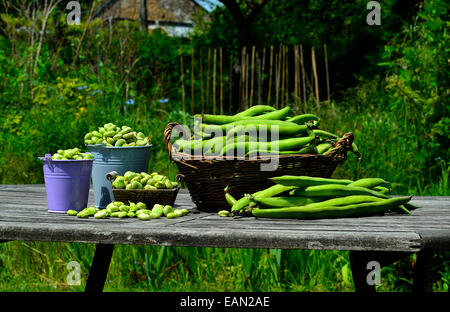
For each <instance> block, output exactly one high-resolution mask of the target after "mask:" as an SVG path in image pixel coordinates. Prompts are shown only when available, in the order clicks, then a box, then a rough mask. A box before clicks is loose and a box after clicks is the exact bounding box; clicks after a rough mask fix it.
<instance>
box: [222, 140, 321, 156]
mask: <svg viewBox="0 0 450 312" xmlns="http://www.w3.org/2000/svg"><path fill="white" fill-rule="evenodd" d="M313 140H315V137H299V138H291V139H284V140H279V141H272V142H236V143H231V144H227V145H226V146H224V148H223V149H222V153H221V154H222V155H226V154H227V153H229V151H236V150H238V151H239V150H241V151H245V154H246V153H248V152H249V150H250V149H251V148H252V147H253V148H252V149H256V150H258V151H261V152H269V151H272V149H275V150H276V152H279V151H289V150H291V149H296V148H300V147H301V146H304V145H306V144H308V143H311V141H313Z"/></svg>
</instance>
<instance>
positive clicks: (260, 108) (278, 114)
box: [194, 105, 290, 125]
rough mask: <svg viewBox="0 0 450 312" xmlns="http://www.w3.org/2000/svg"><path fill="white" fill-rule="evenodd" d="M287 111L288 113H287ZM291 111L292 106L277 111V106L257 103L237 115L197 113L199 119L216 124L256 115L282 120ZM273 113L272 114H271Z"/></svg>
mask: <svg viewBox="0 0 450 312" xmlns="http://www.w3.org/2000/svg"><path fill="white" fill-rule="evenodd" d="M286 111H287V113H286ZM289 111H290V108H289V107H287V108H284V109H283V110H279V111H277V110H276V109H275V108H273V107H271V106H266V105H256V106H253V107H251V108H249V109H247V110H246V111H244V112H242V113H239V114H236V115H231V116H230V115H210V114H203V115H195V116H194V117H195V118H197V119H201V120H202V122H204V123H208V124H215V125H223V124H228V123H231V122H234V121H239V120H243V119H251V118H255V116H256V115H258V117H260V118H262V119H278V120H281V119H282V118H283V116H286V115H287V114H288V113H289ZM270 114H271V115H270Z"/></svg>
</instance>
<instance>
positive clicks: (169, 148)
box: [164, 121, 180, 161]
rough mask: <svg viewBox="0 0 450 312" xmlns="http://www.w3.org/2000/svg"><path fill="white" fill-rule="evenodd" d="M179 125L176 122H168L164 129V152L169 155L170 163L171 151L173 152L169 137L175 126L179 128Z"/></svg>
mask: <svg viewBox="0 0 450 312" xmlns="http://www.w3.org/2000/svg"><path fill="white" fill-rule="evenodd" d="M179 125H180V124H179V123H178V122H175V121H172V122H169V123H168V124H167V126H166V129H164V142H165V143H166V150H167V154H168V155H169V159H170V161H172V151H173V145H172V142H171V141H170V137H171V134H172V130H173V128H175V127H176V126H179Z"/></svg>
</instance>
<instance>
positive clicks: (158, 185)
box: [112, 171, 178, 190]
mask: <svg viewBox="0 0 450 312" xmlns="http://www.w3.org/2000/svg"><path fill="white" fill-rule="evenodd" d="M177 186H178V182H176V181H170V179H169V178H168V177H167V176H165V175H162V174H159V173H157V172H153V173H151V174H148V173H147V172H141V173H137V172H133V171H127V172H125V174H124V175H123V176H117V177H116V178H115V179H114V181H113V183H112V187H113V188H115V189H126V190H139V189H144V190H156V189H173V188H175V187H177Z"/></svg>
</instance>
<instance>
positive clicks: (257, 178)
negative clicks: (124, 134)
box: [164, 122, 353, 212]
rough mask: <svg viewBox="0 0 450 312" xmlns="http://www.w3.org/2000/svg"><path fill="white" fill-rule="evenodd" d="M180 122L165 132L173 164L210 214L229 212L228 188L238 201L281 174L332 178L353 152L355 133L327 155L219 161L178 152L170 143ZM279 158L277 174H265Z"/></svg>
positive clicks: (195, 197)
mask: <svg viewBox="0 0 450 312" xmlns="http://www.w3.org/2000/svg"><path fill="white" fill-rule="evenodd" d="M177 125H178V123H176V122H171V123H169V124H168V125H167V127H166V129H165V132H164V140H165V143H166V147H167V152H168V154H169V158H170V159H171V161H173V162H175V163H176V165H177V167H178V169H179V171H180V173H181V174H182V176H183V180H184V182H186V186H187V187H188V189H189V193H190V194H191V198H192V201H193V202H194V203H195V205H196V206H197V208H198V209H199V210H202V211H206V212H215V211H219V210H228V209H229V208H230V207H229V205H228V203H227V202H226V200H225V193H224V188H225V187H226V186H228V187H229V192H230V194H231V195H233V197H235V198H237V199H238V198H241V197H242V196H244V194H251V193H254V192H257V191H260V190H262V189H265V188H267V187H270V186H272V185H273V182H272V181H271V180H269V178H272V177H276V176H281V175H306V176H313V177H324V178H327V177H330V176H331V174H332V173H333V171H334V170H335V169H336V167H337V165H339V164H340V163H342V162H344V161H345V159H346V157H347V152H348V151H349V150H350V149H351V145H352V142H353V134H352V133H351V132H349V133H346V134H345V135H344V136H343V137H342V138H341V139H340V140H339V141H338V142H337V143H336V145H335V147H334V149H333V150H331V151H330V152H328V153H327V155H318V154H292V155H278V156H270V157H269V156H259V157H257V158H256V159H253V158H252V159H249V158H244V157H240V158H239V157H235V158H233V159H215V157H212V156H195V155H190V154H186V153H180V152H178V151H177V150H176V149H175V148H174V147H173V146H172V143H171V141H170V137H171V132H172V129H173V128H174V127H175V126H177ZM271 157H277V158H278V167H277V168H276V170H274V171H261V170H260V169H261V164H264V163H269V162H270V161H271Z"/></svg>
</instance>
